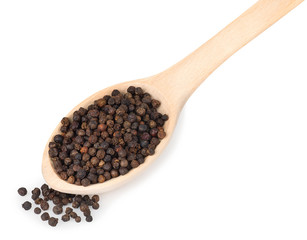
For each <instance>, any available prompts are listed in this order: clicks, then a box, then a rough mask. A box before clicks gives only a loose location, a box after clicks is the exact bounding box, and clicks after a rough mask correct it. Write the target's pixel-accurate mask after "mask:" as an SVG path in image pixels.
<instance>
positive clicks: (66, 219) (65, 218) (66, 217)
mask: <svg viewBox="0 0 307 240" xmlns="http://www.w3.org/2000/svg"><path fill="white" fill-rule="evenodd" d="M69 220H70V216H69V214H64V215H63V216H62V221H63V222H68V221H69Z"/></svg>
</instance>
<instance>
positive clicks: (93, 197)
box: [92, 195, 100, 203]
mask: <svg viewBox="0 0 307 240" xmlns="http://www.w3.org/2000/svg"><path fill="white" fill-rule="evenodd" d="M99 200H100V198H99V196H98V195H93V196H92V201H93V202H95V203H98V202H99Z"/></svg>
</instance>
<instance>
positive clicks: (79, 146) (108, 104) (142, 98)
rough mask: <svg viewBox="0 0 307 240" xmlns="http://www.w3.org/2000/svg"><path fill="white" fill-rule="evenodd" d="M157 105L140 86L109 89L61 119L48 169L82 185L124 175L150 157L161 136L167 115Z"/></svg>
mask: <svg viewBox="0 0 307 240" xmlns="http://www.w3.org/2000/svg"><path fill="white" fill-rule="evenodd" d="M160 105H161V103H160V101H158V100H156V99H153V98H152V97H151V95H150V94H149V93H147V92H144V91H143V89H142V88H140V87H134V86H130V87H129V88H128V89H127V92H126V93H121V92H120V91H118V90H116V89H115V90H113V91H112V93H111V95H105V96H104V97H103V98H100V99H98V100H96V101H94V103H93V104H91V105H89V106H88V107H87V108H83V107H81V108H80V109H79V110H77V111H75V112H74V113H73V116H72V119H69V118H67V117H64V118H63V119H62V121H61V123H62V125H61V128H60V131H61V133H60V134H57V135H55V136H54V138H53V141H52V142H50V143H49V152H48V153H49V156H50V159H51V161H52V165H53V167H54V169H55V171H56V172H57V174H58V175H59V176H60V178H61V179H63V180H66V181H67V182H69V183H72V184H76V185H82V186H88V185H90V184H95V183H103V182H105V181H107V180H109V179H111V178H116V177H118V176H120V175H125V174H127V173H128V172H129V171H130V170H131V169H133V168H136V167H138V166H139V165H140V164H142V163H144V161H145V158H146V157H147V156H149V155H153V154H154V153H155V148H156V147H157V145H158V144H159V143H160V141H161V140H162V139H163V138H164V137H165V136H166V133H165V131H164V129H163V126H164V123H165V121H167V120H168V115H166V114H161V113H159V112H158V110H157V109H158V108H159V106H160Z"/></svg>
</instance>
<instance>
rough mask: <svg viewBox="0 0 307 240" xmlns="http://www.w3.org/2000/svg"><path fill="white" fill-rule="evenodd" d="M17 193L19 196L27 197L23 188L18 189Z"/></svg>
mask: <svg viewBox="0 0 307 240" xmlns="http://www.w3.org/2000/svg"><path fill="white" fill-rule="evenodd" d="M17 191H18V194H19V195H20V196H25V195H27V189H26V188H24V187H21V188H19V189H18V190H17Z"/></svg>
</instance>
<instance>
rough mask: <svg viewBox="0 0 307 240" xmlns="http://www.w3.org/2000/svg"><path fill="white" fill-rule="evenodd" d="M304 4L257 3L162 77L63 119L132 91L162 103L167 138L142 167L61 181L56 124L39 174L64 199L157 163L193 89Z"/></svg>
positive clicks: (110, 185)
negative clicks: (88, 180) (82, 182)
mask: <svg viewBox="0 0 307 240" xmlns="http://www.w3.org/2000/svg"><path fill="white" fill-rule="evenodd" d="M302 2H303V0H260V1H258V2H257V3H256V4H254V5H253V6H252V7H251V8H249V9H248V10H247V11H246V12H244V13H243V14H242V15H241V16H240V17H238V18H237V19H236V20H234V21H233V22H232V23H230V24H229V25H228V26H227V27H225V28H224V29H223V30H222V31H220V32H219V33H218V34H216V35H215V36H214V37H213V38H211V39H210V40H209V41H208V42H206V43H205V44H203V45H202V46H200V47H199V48H198V49H197V50H195V51H194V52H193V53H191V54H190V55H188V56H187V57H186V58H184V59H183V60H181V61H180V62H178V63H177V64H175V65H173V66H172V67H170V68H169V69H167V70H165V71H164V72H161V73H159V74H157V75H154V76H151V77H148V78H144V79H139V80H134V81H129V82H124V83H120V84H117V85H114V86H111V87H108V88H105V89H103V90H101V91H99V92H97V93H95V94H93V95H92V96H90V97H88V98H87V99H85V100H84V101H83V102H81V103H80V104H78V105H77V106H76V107H74V108H73V109H72V110H71V111H70V112H69V113H68V114H67V117H69V118H71V117H72V114H73V112H74V111H76V110H78V109H79V108H80V107H87V106H88V105H90V104H92V103H93V102H94V100H96V99H99V98H101V97H103V96H104V95H107V94H110V93H111V91H112V90H113V89H118V90H120V91H125V90H126V89H127V88H128V87H129V86H131V85H134V86H139V87H142V88H143V89H144V90H145V91H147V92H149V93H150V94H151V95H152V96H153V97H154V98H155V99H158V100H160V101H161V103H162V104H161V107H160V108H159V111H160V112H162V113H167V114H168V115H169V120H168V121H167V122H166V124H165V131H166V134H167V136H166V138H164V139H163V140H162V141H161V143H160V144H159V145H158V147H157V148H156V153H155V154H154V155H153V156H148V157H147V158H146V159H145V162H144V163H143V164H141V165H140V166H139V167H137V168H135V169H133V170H131V171H129V172H128V173H127V174H126V175H123V176H119V177H117V178H113V179H110V180H108V181H106V182H104V183H97V184H92V185H90V186H87V187H83V186H77V185H75V184H69V183H68V182H66V181H64V180H62V179H60V177H59V176H58V175H57V174H56V172H55V171H54V169H53V167H52V165H51V160H50V158H49V155H48V150H49V147H48V143H49V142H50V141H52V139H53V137H54V135H56V134H57V133H59V129H60V124H59V125H58V126H57V127H56V128H55V130H54V131H53V133H52V135H51V136H50V139H49V140H48V143H47V145H46V147H45V151H44V154H43V161H42V172H43V176H44V178H45V180H46V182H47V184H48V185H49V186H50V187H52V188H54V189H56V190H58V191H61V192H65V193H74V194H98V193H102V192H106V191H109V190H112V189H114V188H117V187H119V186H121V185H122V184H124V183H126V182H127V181H128V180H130V179H132V178H133V177H135V176H136V175H137V174H138V173H139V172H141V171H143V170H144V169H145V168H146V167H147V166H148V165H150V164H151V163H152V162H153V161H154V160H155V159H156V158H157V157H159V155H160V154H161V152H162V151H163V149H164V148H165V147H166V145H167V144H168V142H169V140H170V138H171V136H172V133H173V131H174V129H175V126H176V122H177V119H178V116H179V114H180V112H181V109H182V108H183V106H184V104H185V102H186V101H187V100H188V98H189V97H190V96H191V95H192V93H193V92H194V91H195V89H196V88H197V87H198V86H199V85H200V84H201V83H202V82H203V81H204V80H205V79H206V78H207V77H208V76H209V75H210V74H211V73H212V72H213V71H214V70H215V69H216V68H217V67H218V66H220V65H221V64H222V63H223V62H224V61H225V60H226V59H228V58H229V57H230V56H231V55H233V54H234V53H235V52H236V51H238V50H239V49H240V48H241V47H243V46H244V45H245V44H247V43H248V42H249V41H251V40H252V39H253V38H255V37H256V36H257V35H259V34H260V33H262V32H263V31H264V30H265V29H267V28H268V27H270V26H271V25H272V24H273V23H275V22H276V21H278V20H279V19H280V18H281V17H283V16H284V15H286V14H287V13H288V12H289V11H291V10H292V9H293V8H295V7H296V6H298V5H299V4H300V3H302Z"/></svg>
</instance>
